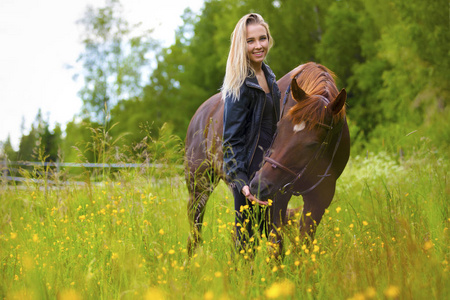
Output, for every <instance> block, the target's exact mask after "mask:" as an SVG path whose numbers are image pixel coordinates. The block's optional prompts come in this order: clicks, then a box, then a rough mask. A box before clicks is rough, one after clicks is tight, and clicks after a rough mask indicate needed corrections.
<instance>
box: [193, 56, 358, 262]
mask: <svg viewBox="0 0 450 300" xmlns="http://www.w3.org/2000/svg"><path fill="white" fill-rule="evenodd" d="M278 86H279V88H280V90H282V91H286V93H285V95H284V99H282V100H281V101H282V103H281V105H282V109H281V114H282V115H281V118H280V122H279V123H278V128H277V133H276V137H275V138H274V141H273V144H272V146H271V149H270V155H269V156H267V157H266V158H265V163H264V165H263V166H262V168H261V169H260V170H259V172H258V173H257V174H256V175H255V177H254V178H253V180H252V181H251V183H250V189H251V192H252V194H254V195H257V197H258V198H260V199H261V200H267V199H269V198H272V199H273V205H272V206H271V207H270V209H269V220H270V227H269V230H271V234H270V235H269V240H270V241H271V242H272V245H277V246H276V247H274V250H276V253H277V254H279V253H282V252H281V251H282V239H281V234H280V232H279V229H280V228H282V225H283V224H285V223H286V220H287V214H288V209H287V206H288V202H289V199H290V198H291V197H292V195H293V194H295V195H302V196H303V201H304V205H303V213H302V216H301V218H300V233H301V235H302V236H304V237H310V238H313V236H314V233H315V229H316V227H317V225H318V224H319V222H320V220H321V218H322V216H323V214H324V212H325V209H326V208H327V207H328V206H329V205H330V203H331V200H332V199H333V196H334V193H335V186H336V180H337V179H338V177H339V176H340V174H341V173H342V171H343V170H344V168H345V165H346V164H347V161H348V158H349V154H350V135H349V131H348V126H347V122H346V119H345V107H344V104H345V100H346V92H345V90H342V91H341V92H340V93H339V92H338V90H337V88H336V84H335V81H334V74H333V73H332V72H331V71H329V70H328V69H327V68H326V67H324V66H322V65H319V64H316V63H307V64H304V65H300V66H299V67H297V68H295V69H294V70H292V71H291V72H289V73H288V74H286V75H285V76H284V77H283V78H281V79H280V80H279V81H278ZM223 108H224V105H223V101H222V99H221V95H220V94H216V95H214V96H212V97H211V98H209V99H208V100H207V101H206V102H204V103H203V104H202V105H201V106H200V108H199V109H198V110H197V112H196V113H195V115H194V116H193V118H192V120H191V122H190V124H189V127H188V131H187V138H186V183H187V186H188V191H189V202H188V219H189V222H190V227H191V229H190V236H189V239H188V252H189V255H192V254H193V251H194V250H195V247H196V246H197V245H198V243H199V242H200V240H201V229H202V223H203V216H204V212H205V206H206V203H207V201H208V198H209V196H210V195H211V193H212V192H213V190H214V188H215V187H216V185H217V184H218V182H219V180H220V179H223V180H225V176H224V173H223V167H222V164H223V152H222V131H223Z"/></svg>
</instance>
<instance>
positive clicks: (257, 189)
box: [250, 173, 273, 200]
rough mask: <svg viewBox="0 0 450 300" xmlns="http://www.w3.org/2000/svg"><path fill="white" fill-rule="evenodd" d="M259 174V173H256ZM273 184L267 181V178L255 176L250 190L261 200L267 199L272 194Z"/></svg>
mask: <svg viewBox="0 0 450 300" xmlns="http://www.w3.org/2000/svg"><path fill="white" fill-rule="evenodd" d="M256 175H258V173H257V174H256ZM272 188H273V184H271V183H269V182H266V181H265V180H263V179H261V178H259V176H255V178H253V180H252V181H251V182H250V192H251V193H252V194H253V195H255V196H256V198H258V199H260V200H267V199H269V198H270V196H272V193H271V191H272Z"/></svg>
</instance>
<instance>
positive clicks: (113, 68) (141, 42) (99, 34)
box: [77, 0, 157, 120]
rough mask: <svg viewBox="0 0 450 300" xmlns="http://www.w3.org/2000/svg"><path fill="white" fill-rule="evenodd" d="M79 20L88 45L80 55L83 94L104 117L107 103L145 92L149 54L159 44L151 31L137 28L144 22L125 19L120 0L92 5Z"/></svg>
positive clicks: (90, 111)
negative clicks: (144, 74)
mask: <svg viewBox="0 0 450 300" xmlns="http://www.w3.org/2000/svg"><path fill="white" fill-rule="evenodd" d="M78 22H79V24H81V25H83V27H84V32H83V35H82V37H81V38H82V41H83V44H84V47H85V51H84V52H83V53H81V54H80V56H79V58H78V61H81V62H82V65H83V71H82V73H81V74H78V75H77V76H79V75H81V76H82V77H83V81H84V87H83V88H82V89H81V90H80V92H79V95H80V97H81V99H82V100H83V103H84V108H85V110H86V112H87V113H88V114H92V117H93V118H94V119H95V120H103V119H104V116H105V115H104V114H103V112H104V111H103V108H104V107H105V106H106V107H108V108H109V107H113V106H114V105H116V104H117V103H118V102H119V101H121V100H123V99H129V98H133V97H135V96H138V95H140V94H141V93H142V84H143V83H142V80H143V78H142V74H143V72H145V71H147V72H148V71H149V59H148V58H147V55H148V54H149V52H150V50H154V49H155V47H156V46H157V44H156V43H155V41H153V40H152V39H151V37H150V34H151V32H150V31H146V32H143V33H139V34H138V33H135V32H134V31H136V30H137V29H138V28H139V26H140V25H139V24H138V25H130V24H129V23H128V22H127V21H126V20H125V19H123V17H122V6H121V4H120V2H119V1H118V0H108V1H106V6H105V7H102V8H98V9H94V8H93V7H91V6H88V8H87V10H86V12H85V15H84V17H83V18H82V19H80V20H79V21H78ZM146 68H147V69H146Z"/></svg>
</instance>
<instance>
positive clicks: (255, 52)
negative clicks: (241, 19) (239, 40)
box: [247, 24, 269, 69]
mask: <svg viewBox="0 0 450 300" xmlns="http://www.w3.org/2000/svg"><path fill="white" fill-rule="evenodd" d="M268 51H269V37H268V35H267V31H266V28H265V27H264V26H263V25H260V24H250V25H248V26H247V55H248V57H249V59H250V62H251V64H252V66H253V67H254V68H255V69H258V68H259V67H261V64H262V62H263V61H264V58H265V57H266V55H267V52H268Z"/></svg>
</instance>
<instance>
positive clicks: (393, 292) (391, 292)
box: [384, 285, 400, 298]
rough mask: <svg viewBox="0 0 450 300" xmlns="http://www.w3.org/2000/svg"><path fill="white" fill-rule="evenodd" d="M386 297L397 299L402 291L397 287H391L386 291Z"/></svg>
mask: <svg viewBox="0 0 450 300" xmlns="http://www.w3.org/2000/svg"><path fill="white" fill-rule="evenodd" d="M384 295H385V296H386V297H387V298H397V297H398V296H399V295H400V289H399V288H398V287H397V286H395V285H391V286H389V287H388V288H387V289H386V290H385V291H384Z"/></svg>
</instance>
